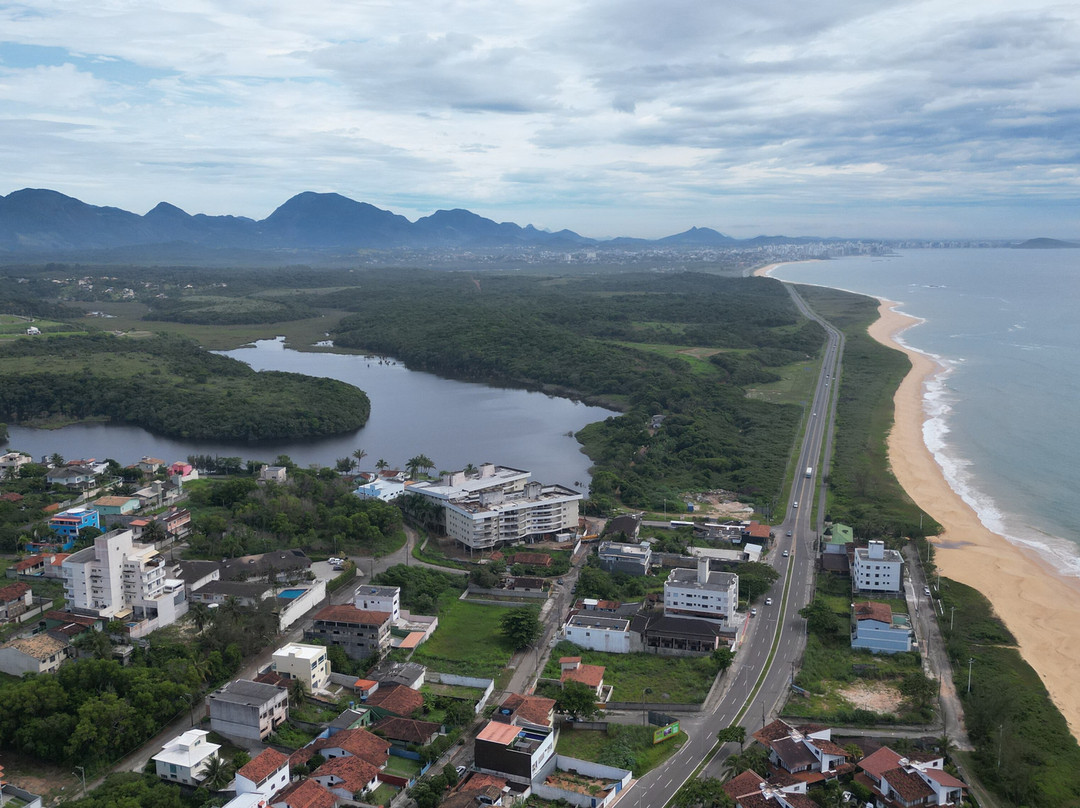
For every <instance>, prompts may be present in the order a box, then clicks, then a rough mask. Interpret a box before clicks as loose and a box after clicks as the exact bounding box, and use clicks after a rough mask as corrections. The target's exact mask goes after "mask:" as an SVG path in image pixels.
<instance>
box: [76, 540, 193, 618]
mask: <svg viewBox="0 0 1080 808" xmlns="http://www.w3.org/2000/svg"><path fill="white" fill-rule="evenodd" d="M62 574H63V579H64V594H65V596H66V598H67V603H68V606H69V607H70V608H71V609H72V610H74V611H81V612H84V613H86V612H89V613H92V614H95V615H97V616H99V617H104V618H107V619H116V620H132V621H136V622H138V621H156V624H155V625H154V626H153V627H154V628H160V627H161V626H167V625H169V624H170V623H173V622H175V621H176V620H177V619H178V618H179V617H182V616H183V615H184V614H185V613H187V599H186V598H185V592H184V582H183V581H181V580H179V579H173V578H169V577H167V571H166V565H165V557H164V556H163V555H161V553H159V552H158V551H157V550H156V549H154V548H153V547H148V546H146V545H142V544H135V543H134V541H133V538H132V533H131V531H130V530H112V531H109V532H108V533H105V534H102V535H101V536H98V537H97V538H96V539H94V546H93V547H87V548H85V549H83V550H80V551H79V552H77V553H72V554H71V555H69V556H68V557H67V558H65V559H64V562H63V565H62Z"/></svg>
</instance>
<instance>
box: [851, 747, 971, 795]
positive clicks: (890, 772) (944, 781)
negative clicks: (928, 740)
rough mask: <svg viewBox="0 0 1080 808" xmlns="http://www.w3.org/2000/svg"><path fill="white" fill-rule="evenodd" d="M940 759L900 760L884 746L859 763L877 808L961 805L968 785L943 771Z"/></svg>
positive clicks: (922, 756) (943, 762)
mask: <svg viewBox="0 0 1080 808" xmlns="http://www.w3.org/2000/svg"><path fill="white" fill-rule="evenodd" d="M944 764H945V761H944V759H943V758H942V757H941V756H940V755H935V754H928V755H919V756H916V755H910V756H908V757H904V756H901V755H900V754H898V753H896V752H894V751H893V750H892V749H890V748H889V747H887V746H883V747H881V748H880V749H878V750H877V751H876V752H874V753H873V754H872V755H867V756H866V757H864V758H863V759H862V760H860V761H859V768H860V769H862V770H863V772H864V773H865V774H866V776H867V778H868V779H869V781H870V783H871V784H872V787H871V789H870V791H871V793H873V795H874V804H875V805H876V806H877V808H886V806H889V807H890V808H891V806H895V805H925V806H946V805H960V804H961V803H962V802H963V799H964V791H966V790H967V784H966V783H964V782H963V781H962V780H958V779H956V778H955V777H953V776H952V775H951V774H949V773H948V772H946V771H945V770H944Z"/></svg>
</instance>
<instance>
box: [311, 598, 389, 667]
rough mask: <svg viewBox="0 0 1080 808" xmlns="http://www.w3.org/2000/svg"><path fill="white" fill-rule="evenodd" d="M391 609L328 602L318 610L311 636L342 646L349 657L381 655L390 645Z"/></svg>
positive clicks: (363, 657) (328, 643) (361, 657)
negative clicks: (364, 607) (387, 610)
mask: <svg viewBox="0 0 1080 808" xmlns="http://www.w3.org/2000/svg"><path fill="white" fill-rule="evenodd" d="M390 622H391V621H390V612H376V611H371V610H368V609H357V608H356V607H355V606H350V605H343V606H327V607H325V608H324V609H321V610H320V611H318V612H316V614H315V620H314V622H313V624H312V626H311V628H310V629H309V630H308V631H307V632H306V633H305V636H306V638H307V639H309V640H322V641H323V642H325V643H326V644H327V645H339V646H341V647H342V648H343V649H344V651H345V654H346V655H347V656H348V657H349V659H367V658H368V657H371V656H381V655H382V654H383V653H385V652H386V651H387V650H388V649H389V648H390Z"/></svg>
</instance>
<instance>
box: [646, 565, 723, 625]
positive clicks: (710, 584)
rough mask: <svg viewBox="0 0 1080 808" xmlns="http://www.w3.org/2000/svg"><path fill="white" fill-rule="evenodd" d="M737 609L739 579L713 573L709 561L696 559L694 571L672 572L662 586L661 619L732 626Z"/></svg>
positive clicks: (678, 570) (681, 570)
mask: <svg viewBox="0 0 1080 808" xmlns="http://www.w3.org/2000/svg"><path fill="white" fill-rule="evenodd" d="M738 607H739V576H738V575H735V574H734V573H731V572H713V571H712V570H711V569H710V568H709V559H707V558H700V559H698V566H697V569H696V570H693V569H673V570H672V571H671V574H670V575H668V579H667V580H666V581H665V582H664V615H665V616H667V617H687V618H692V619H695V620H708V621H710V622H713V623H716V624H718V625H720V626H724V627H728V626H731V625H733V623H734V620H735V612H736V610H737V609H738Z"/></svg>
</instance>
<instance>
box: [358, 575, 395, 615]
mask: <svg viewBox="0 0 1080 808" xmlns="http://www.w3.org/2000/svg"><path fill="white" fill-rule="evenodd" d="M353 606H355V607H356V608H357V609H361V610H364V611H369V612H388V613H389V615H390V622H392V623H396V622H397V621H398V620H400V619H401V587H399V586H372V585H371V584H362V585H361V586H358V587H357V588H356V592H355V593H353Z"/></svg>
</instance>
